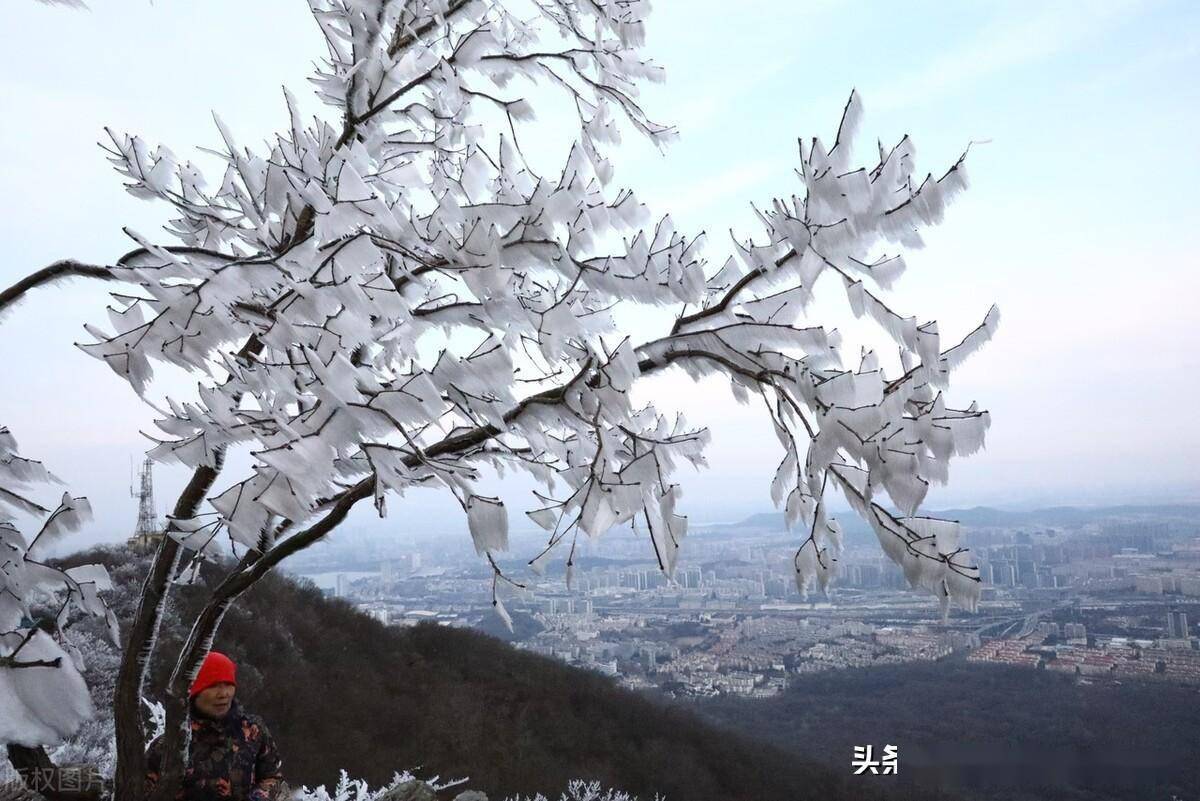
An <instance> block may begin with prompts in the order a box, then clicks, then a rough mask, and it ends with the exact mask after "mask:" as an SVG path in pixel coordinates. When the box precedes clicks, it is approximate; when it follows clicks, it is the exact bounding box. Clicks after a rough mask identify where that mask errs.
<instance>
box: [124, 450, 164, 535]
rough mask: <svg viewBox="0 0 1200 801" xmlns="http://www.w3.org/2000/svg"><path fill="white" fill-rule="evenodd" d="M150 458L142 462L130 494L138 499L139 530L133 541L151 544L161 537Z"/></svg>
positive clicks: (134, 533) (136, 531) (130, 488)
mask: <svg viewBox="0 0 1200 801" xmlns="http://www.w3.org/2000/svg"><path fill="white" fill-rule="evenodd" d="M153 464H154V463H153V462H151V461H150V457H148V456H147V457H146V460H145V461H144V462H142V469H141V470H139V471H138V476H137V483H136V484H133V485H131V486H130V487H129V494H130V495H132V496H133V497H134V498H137V499H138V519H137V529H136V530H135V531H134V532H133V537H132V541H134V542H137V543H140V544H149V543H151V542H153V541H154V539H155V538H156V537H158V535H159V526H158V518H157V516H156V515H155V513H154V472H153Z"/></svg>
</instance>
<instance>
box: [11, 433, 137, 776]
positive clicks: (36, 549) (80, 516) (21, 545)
mask: <svg viewBox="0 0 1200 801" xmlns="http://www.w3.org/2000/svg"><path fill="white" fill-rule="evenodd" d="M54 483H61V482H59V480H58V479H57V478H56V477H55V476H54V475H53V474H52V473H50V472H49V471H48V470H47V469H46V468H45V466H44V465H43V464H42V463H41V462H37V461H34V460H32V459H28V458H25V457H22V456H21V455H20V454H19V453H18V451H17V443H16V439H15V438H14V437H13V435H12V433H11V432H10V431H9V430H8V429H7V428H3V427H0V711H2V712H3V714H2V715H0V744H2V745H4V746H5V747H6V750H7V752H8V756H9V759H10V760H11V761H12V763H13V764H14V766H15V767H17V768H20V769H24V770H26V771H31V770H39V771H44V770H47V769H49V770H51V771H52V770H53V767H52V766H51V765H49V763H48V762H47V760H46V757H45V755H44V753H43V752H41V751H40V750H39V748H40V746H42V745H44V744H47V743H57V742H59V741H61V740H62V739H63V738H64V737H67V736H69V735H72V734H75V733H76V731H77V730H78V729H79V727H80V725H81V724H83V723H84V722H85V721H87V720H89V719H90V718H91V717H92V714H93V705H92V699H91V696H90V695H89V693H88V688H87V685H86V684H85V683H84V679H83V677H82V675H81V671H82V670H83V669H84V666H85V665H84V655H83V652H82V650H81V649H80V648H79V647H78V646H77V645H76V643H74V642H72V640H71V638H70V637H69V636H68V633H67V629H68V628H69V627H70V625H71V624H72V623H74V622H75V617H76V616H78V615H80V614H82V615H88V616H94V617H98V618H100V619H102V620H104V621H105V623H106V625H107V630H108V632H109V637H110V638H111V640H112V641H113V643H115V644H117V645H118V646H119V644H120V635H119V631H118V628H117V620H116V617H115V615H114V614H113V613H112V611H111V610H110V609H109V608H108V606H107V604H105V602H104V600H103V598H102V597H101V596H100V593H101V592H104V591H106V590H109V589H111V582H110V581H109V576H108V571H107V570H106V569H105V568H104V566H103V565H81V566H78V567H72V568H67V569H65V570H64V569H60V568H57V567H54V566H52V565H50V564H47V563H46V562H45V561H43V560H44V559H45V553H46V552H47V551H48V549H49V548H50V547H51V546H52V545H53V544H54V542H55V541H56V540H59V539H61V538H62V536H63V535H64V534H66V533H68V532H70V531H73V530H75V529H77V528H78V527H79V526H80V525H82V524H83V523H85V522H86V521H87V520H88V519H89V518H90V516H91V507H90V506H89V504H88V500H87V499H86V498H82V497H72V496H71V494H70V493H69V492H66V493H63V495H62V499H61V501H60V502H59V504H58V505H57V507H55V508H54V509H50V508H48V507H46V506H43V505H42V504H41V503H39V502H38V500H36V497H37V494H36V493H38V491H39V490H43V489H44V487H45V486H46V485H48V484H54ZM22 519H24V520H28V521H33V522H34V523H35V524H36V525H37V529H36V531H35V533H34V534H33V536H32V538H31V539H29V540H26V538H25V535H24V534H23V533H22V532H21V530H20V529H19V528H18V527H17V524H18V521H19V520H22ZM39 611H41V612H43V613H42V614H39Z"/></svg>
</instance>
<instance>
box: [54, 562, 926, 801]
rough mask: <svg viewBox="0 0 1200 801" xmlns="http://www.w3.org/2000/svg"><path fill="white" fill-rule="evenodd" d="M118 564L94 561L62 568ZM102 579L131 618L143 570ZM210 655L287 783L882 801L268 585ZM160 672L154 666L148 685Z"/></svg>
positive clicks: (170, 645)
mask: <svg viewBox="0 0 1200 801" xmlns="http://www.w3.org/2000/svg"><path fill="white" fill-rule="evenodd" d="M128 558H129V557H128V555H127V554H124V553H113V552H100V553H96V552H93V553H91V554H87V555H80V556H79V557H77V558H75V559H72V560H71V561H72V562H76V561H79V562H82V561H88V560H100V561H107V562H109V563H113V564H116V563H119V562H121V561H122V560H126V559H128ZM114 573H115V574H116V579H117V580H118V582H119V583H120V586H119V588H118V591H117V595H118V596H119V597H118V598H117V603H116V606H117V608H118V612H119V613H120V614H124V615H128V614H129V613H130V612H131V609H132V602H133V601H132V599H133V594H134V592H135V591H136V588H137V587H138V585H139V584H140V576H141V571H140V570H135V569H131V568H130V567H128V566H126V567H124V568H123V569H121V570H119V571H114ZM213 578H216V576H215V573H214V576H213ZM199 590H200V588H198V587H180V588H178V589H177V591H176V593H175V594H174V595H173V601H172V603H171V604H170V606H169V608H168V610H167V617H166V620H165V625H164V630H163V632H162V636H161V637H160V641H159V642H160V649H159V650H160V653H173V652H174V651H175V650H176V649H177V647H178V645H179V643H180V641H181V639H182V637H183V636H184V634H185V629H184V625H183V623H182V621H183V620H185V619H187V620H190V619H191V615H193V614H194V612H195V610H196V609H197V608H198V604H199V603H200V601H201V592H199ZM215 647H216V648H217V649H218V650H222V651H224V652H225V653H227V654H229V655H230V656H232V657H233V658H234V659H235V661H237V662H238V663H239V666H240V668H239V695H240V697H242V698H243V700H244V702H245V703H246V706H247V707H248V708H249V709H251V710H252V711H255V712H257V713H258V714H261V715H262V716H263V717H264V718H265V719H266V721H267V723H268V725H269V726H270V727H271V729H272V731H273V733H274V734H275V736H276V738H277V740H278V741H279V744H280V749H281V751H282V753H283V755H284V759H285V772H286V773H287V774H288V777H289V780H290V781H292V782H293V783H305V784H309V785H310V786H311V785H314V784H318V783H325V784H329V783H332V782H334V781H336V778H337V772H338V770H339V769H343V768H344V769H345V770H347V771H348V772H349V773H350V775H351V776H355V777H358V778H363V779H367V780H368V781H369V782H370V783H371V784H372V785H378V784H381V783H384V782H385V781H386V780H388V779H390V778H391V774H392V772H393V771H395V770H398V769H411V770H417V769H419V772H420V773H421V775H425V776H432V775H435V774H436V775H440V776H441V777H442V778H443V779H447V778H458V777H470V782H469V784H468V785H467V786H468V787H471V788H474V789H480V790H483V791H485V792H487V793H488V794H489V795H491V796H492V797H493V798H495V797H498V796H499V797H504V796H506V795H510V794H516V793H526V794H532V793H535V792H539V791H540V792H549V791H550V790H555V789H557V788H561V787H563V786H565V785H566V783H567V781H568V780H569V779H573V778H585V779H595V780H598V781H600V782H601V784H602V785H604V786H611V787H618V788H621V789H624V790H626V791H628V792H631V793H635V794H637V795H639V796H641V797H642V798H643V799H652V798H654V796H655V793H660V794H662V795H664V796H665V797H666V798H668V799H670V801H707V800H708V799H712V800H713V801H717V799H720V800H721V801H738V800H739V799H745V801H751V800H753V801H768V800H769V799H788V801H792V800H793V799H808V798H812V799H823V800H824V799H859V798H876V797H878V795H877V793H876V792H874V789H873V787H872V785H870V784H864V783H861V782H859V783H856V784H850V783H848V782H847V781H846V779H844V778H842V777H840V776H838V775H837V774H835V773H834V772H833V771H831V770H829V769H827V768H824V767H818V766H815V765H812V764H808V763H805V762H802V761H800V760H799V759H797V757H796V756H795V755H794V754H791V753H788V752H786V751H784V750H782V749H777V748H774V747H772V746H769V745H765V744H763V743H761V742H758V741H756V740H753V739H750V738H747V737H744V736H741V735H735V734H732V733H729V732H727V731H722V730H720V729H718V728H717V727H715V726H714V725H712V724H711V723H705V722H703V721H701V720H700V718H698V717H697V716H695V715H693V714H691V713H689V712H687V711H684V710H679V709H671V708H667V707H666V706H665V705H661V704H657V703H654V702H651V701H650V700H648V699H646V698H644V697H642V696H639V695H637V694H635V693H631V692H628V691H625V690H623V689H621V688H619V687H617V686H616V685H615V684H614V683H613V682H611V681H610V680H608V679H606V678H604V677H602V676H599V675H596V674H592V673H589V672H586V671H581V670H577V669H574V668H571V667H568V666H566V665H562V664H560V663H558V662H555V661H552V660H549V659H546V658H543V657H539V656H536V655H533V654H528V653H524V652H521V651H517V650H515V649H513V648H511V647H510V646H508V645H506V644H505V643H503V642H501V641H499V640H497V639H494V638H491V637H488V636H485V635H482V634H479V633H477V632H473V631H465V630H454V629H446V628H439V627H436V626H418V627H416V628H412V629H394V628H389V627H386V626H383V625H381V624H379V623H378V622H377V621H375V620H372V619H371V618H368V617H367V616H365V615H362V614H360V613H358V612H357V611H356V610H354V609H353V608H352V607H350V606H349V605H348V604H346V603H344V602H342V601H337V600H332V599H327V598H325V597H323V596H322V595H321V594H320V593H319V592H318V591H317V590H315V589H313V588H311V587H306V586H301V585H299V584H296V583H294V582H292V581H290V580H288V579H286V578H281V577H279V576H269V577H268V578H267V579H265V580H264V581H263V582H261V583H260V584H259V585H258V586H256V587H255V588H254V589H253V590H251V591H250V592H249V593H247V595H246V596H245V597H244V598H243V599H242V600H241V601H240V602H239V604H238V605H237V606H236V607H235V608H234V609H232V610H231V611H230V612H229V613H228V614H227V615H226V618H225V621H224V624H223V626H222V629H221V632H220V634H219V636H218V638H217V641H216V643H215ZM165 671H166V665H165V664H162V663H161V662H156V664H155V665H154V669H153V674H154V676H155V683H154V684H153V685H152V686H161V681H162V678H163V676H164V674H165ZM847 773H849V770H848V769H847ZM890 797H901V796H898V795H896V796H890ZM919 797H922V798H924V797H928V796H924V795H922V796H919Z"/></svg>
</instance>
